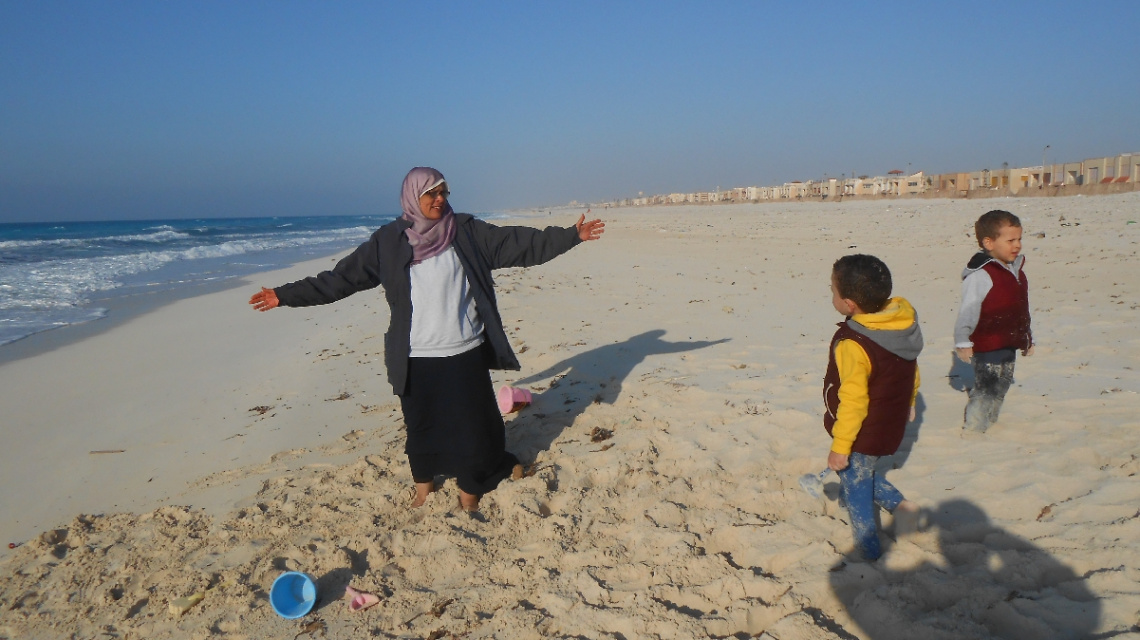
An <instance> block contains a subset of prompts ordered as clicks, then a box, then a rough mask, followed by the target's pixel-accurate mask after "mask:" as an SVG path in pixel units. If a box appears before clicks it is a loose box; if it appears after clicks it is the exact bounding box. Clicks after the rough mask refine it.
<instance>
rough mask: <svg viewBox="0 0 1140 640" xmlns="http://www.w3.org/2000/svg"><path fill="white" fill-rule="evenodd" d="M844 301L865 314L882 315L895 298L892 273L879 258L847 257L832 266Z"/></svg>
mask: <svg viewBox="0 0 1140 640" xmlns="http://www.w3.org/2000/svg"><path fill="white" fill-rule="evenodd" d="M831 273H832V275H834V276H835V288H836V290H837V291H839V295H840V297H843V298H847V299H848V300H852V301H854V302H855V304H857V305H859V308H860V309H862V310H863V311H864V312H865V313H875V312H877V311H882V309H883V307H885V306H887V301H888V300H890V298H891V270H890V269H888V268H887V265H886V264H885V263H884V262H883V261H882V260H880V259H878V258H876V257H875V256H869V255H865V254H862V253H857V254H855V255H850V256H843V257H842V258H840V259H838V260H836V261H835V264H834V265H832V266H831Z"/></svg>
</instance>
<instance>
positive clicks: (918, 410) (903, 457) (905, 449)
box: [879, 391, 926, 472]
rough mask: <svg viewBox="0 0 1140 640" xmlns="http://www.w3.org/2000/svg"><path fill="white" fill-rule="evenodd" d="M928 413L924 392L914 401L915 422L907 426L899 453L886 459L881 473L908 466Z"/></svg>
mask: <svg viewBox="0 0 1140 640" xmlns="http://www.w3.org/2000/svg"><path fill="white" fill-rule="evenodd" d="M924 413H926V399H925V398H923V397H922V392H921V391H920V392H919V393H918V397H916V398H915V399H914V420H912V421H911V422H908V423H907V425H906V432H905V433H904V434H903V439H902V443H900V444H899V448H898V451H896V452H895V453H894V455H892V456H887V457H884V458H883V460H882V462H881V463H880V464H881V466H879V470H880V471H884V472H886V471H888V470H890V469H902V467H903V465H904V464H906V461H907V458H909V457H910V452H911V451H912V450H913V449H914V445H915V444H917V443H918V431H919V429H921V428H922V417H923V414H924Z"/></svg>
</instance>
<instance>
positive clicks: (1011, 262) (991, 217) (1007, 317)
mask: <svg viewBox="0 0 1140 640" xmlns="http://www.w3.org/2000/svg"><path fill="white" fill-rule="evenodd" d="M974 235H975V236H977V238H978V246H979V247H981V251H979V252H978V253H976V254H974V257H972V258H970V262H969V263H968V264H967V265H966V268H965V269H964V270H963V271H962V307H961V309H959V311H958V321H957V322H955V323H954V347H955V352H956V353H957V354H958V358H959V359H961V360H962V362H967V363H968V362H970V360H971V359H973V362H974V380H975V382H974V388H973V389H970V400H969V402H967V403H966V413H965V421H964V423H963V425H962V427H963V428H964V429H967V430H970V431H978V432H984V431H985V430H986V429H989V428H990V425H992V424H993V423H994V422H996V421H997V418H998V413H999V412H1000V411H1001V404H1002V401H1003V400H1005V393H1006V391H1008V390H1009V385H1010V383H1012V382H1013V364H1014V360H1016V358H1017V350H1019V349H1020V350H1021V355H1024V356H1028V355H1032V354H1033V333H1032V332H1031V331H1030V329H1029V281H1028V280H1027V279H1026V277H1025V272H1024V271H1022V267H1023V266H1024V265H1025V256H1023V255H1021V221H1020V220H1018V219H1017V216H1015V215H1013V214H1012V213H1010V212H1008V211H1001V210H1000V209H995V210H993V211H987V212H986V213H985V214H983V215H982V217H980V218H978V221H977V222H975V223H974Z"/></svg>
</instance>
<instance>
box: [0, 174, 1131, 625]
mask: <svg viewBox="0 0 1140 640" xmlns="http://www.w3.org/2000/svg"><path fill="white" fill-rule="evenodd" d="M993 207H999V208H1007V209H1009V210H1011V211H1013V212H1014V213H1016V214H1017V215H1019V216H1021V218H1022V221H1023V223H1024V230H1025V251H1024V253H1025V255H1026V256H1027V264H1026V272H1027V273H1028V275H1029V277H1030V287H1031V302H1032V309H1033V314H1034V333H1035V337H1036V340H1037V348H1036V353H1035V354H1034V355H1033V356H1032V357H1029V358H1021V359H1019V361H1018V364H1017V374H1016V383H1015V385H1014V387H1013V388H1012V389H1011V391H1010V394H1009V396H1008V398H1007V400H1006V404H1005V408H1004V410H1003V413H1002V416H1001V419H1000V421H999V422H998V424H996V425H995V426H994V427H993V428H992V429H991V430H990V431H989V432H988V433H986V434H984V435H976V434H963V433H962V431H961V428H960V427H961V422H962V410H963V407H964V405H965V400H966V398H965V393H964V391H963V388H964V385H966V384H968V383H969V380H968V379H969V372H968V371H967V370H966V369H965V368H964V367H962V366H961V365H958V364H956V363H955V361H954V360H953V358H952V355H951V351H952V347H953V344H952V342H953V341H952V327H953V322H954V316H955V313H956V309H957V304H958V296H959V273H960V271H961V269H962V267H963V265H964V264H965V262H966V260H967V259H968V258H969V256H970V254H971V253H973V251H974V250H975V246H976V245H975V244H974V241H973V238H972V224H973V221H974V219H976V217H977V216H978V215H980V214H981V213H982V212H984V211H985V210H987V209H989V208H993ZM600 213H601V217H603V218H604V219H605V220H606V221H607V233H606V235H605V237H604V238H603V239H602V240H601V241H599V242H594V243H588V244H586V245H583V246H581V247H578V248H576V249H574V250H573V251H571V252H570V253H569V254H567V255H565V256H562V257H560V258H558V259H557V260H555V261H554V262H551V263H550V264H547V265H543V266H540V267H535V268H530V269H525V270H524V269H513V270H506V271H502V272H499V274H498V276H497V287H498V291H499V295H500V304H501V308H502V311H503V317H504V319H505V320H506V323H507V328H508V332H509V334H510V336H511V339H512V341H513V343H514V345H515V347H516V351H517V352H518V353H519V355H520V359H521V361H522V363H523V370H522V371H520V372H496V373H495V375H494V378H495V381H496V384H517V385H519V386H525V387H527V388H529V389H531V390H532V391H533V392H534V400H535V401H534V404H533V405H531V406H529V407H526V408H525V409H523V410H522V411H520V412H519V413H517V414H512V415H511V416H510V417H509V419H508V422H507V437H508V444H509V448H510V449H511V450H513V451H514V452H516V453H517V454H519V455H520V457H521V458H523V459H524V460H526V461H527V462H531V463H533V465H534V468H533V471H534V473H533V475H530V476H528V477H525V478H523V479H521V480H515V481H508V482H505V483H504V484H503V485H501V487H500V488H499V489H498V490H497V491H495V492H493V493H491V494H488V495H487V496H486V497H485V498H484V500H483V505H482V509H481V511H480V512H479V514H477V515H476V516H474V517H472V516H469V515H467V514H465V513H462V512H460V511H458V510H457V509H456V508H455V503H456V497H457V495H458V491H457V489H456V487H455V485H454V482H453V481H448V482H447V483H446V484H444V485H443V486H442V488H441V490H440V491H439V492H437V493H436V494H433V496H432V497H431V498H430V499H429V500H428V503H427V504H426V505H425V506H424V507H423V508H420V509H409V508H408V502H409V500H410V496H411V493H410V491H411V477H410V474H409V472H408V469H407V464H406V461H405V459H404V457H403V453H402V451H403V448H402V447H403V433H402V422H401V417H400V412H399V405H398V402H397V399H396V398H395V397H394V396H393V395H392V394H391V389H390V387H389V386H388V385H387V382H386V381H385V378H384V373H383V367H382V342H383V337H382V336H383V332H384V330H385V328H386V325H387V313H388V312H387V308H386V306H385V305H384V303H383V301H382V298H381V297H380V296H379V295H378V293H374V294H368V293H366V294H360V295H357V296H354V297H353V298H350V299H348V300H345V301H342V302H340V303H337V304H336V305H332V306H327V307H321V308H310V309H282V310H276V311H272V312H270V313H266V314H258V313H255V312H253V311H251V310H250V309H249V308H248V306H247V305H246V301H247V300H248V298H249V296H250V294H251V293H252V292H253V291H254V290H255V289H256V287H257V286H260V285H262V284H265V285H276V284H280V283H283V282H286V281H289V280H292V279H296V278H298V277H301V276H304V275H308V274H311V273H314V272H316V271H318V270H320V269H323V268H326V267H327V266H329V265H331V264H332V261H333V260H334V259H335V258H329V259H323V260H320V261H316V262H311V263H307V264H302V265H297V266H295V267H292V268H290V269H287V270H284V271H281V272H276V273H269V274H262V275H261V276H259V277H257V278H256V280H255V281H253V282H249V283H247V284H245V285H244V286H242V287H239V288H235V289H231V290H227V291H221V292H215V293H210V294H208V295H204V296H199V297H195V298H191V299H186V300H181V301H178V302H176V303H173V304H169V305H166V306H163V307H162V308H159V309H157V310H155V311H153V312H151V313H148V314H146V315H143V316H140V317H138V318H135V319H133V320H131V321H128V322H124V323H121V324H119V325H117V326H115V327H113V328H111V329H109V330H107V331H105V332H102V333H99V334H97V335H93V336H91V337H89V338H87V339H84V340H82V341H79V342H75V343H72V344H64V345H60V346H59V347H58V348H56V349H54V350H51V351H47V352H45V353H42V354H39V355H36V356H34V357H31V358H25V359H21V360H16V361H12V362H8V363H6V364H3V365H0V397H2V398H3V407H4V418H3V426H2V433H3V436H4V440H5V445H6V446H5V447H3V449H2V450H0V486H2V487H3V498H0V511H2V512H3V513H4V518H3V521H2V522H0V527H2V528H0V533H2V535H3V537H0V542H8V541H11V542H14V543H18V546H17V547H16V549H14V550H7V549H3V550H0V554H2V555H0V571H2V572H3V575H4V580H3V581H2V582H0V637H3V638H32V637H34V638H71V637H83V638H94V637H100V638H204V637H212V636H218V637H227V638H293V637H295V636H296V637H301V638H304V637H327V638H349V637H352V638H357V637H387V638H396V637H403V638H447V637H463V638H488V637H499V638H545V637H573V638H629V639H631V638H699V637H738V638H744V637H750V636H759V637H766V638H779V639H782V640H792V639H816V638H820V639H822V638H843V639H849V638H876V639H877V638H991V637H996V638H1051V637H1057V638H1084V637H1134V638H1140V630H1138V629H1140V628H1138V627H1137V624H1138V622H1140V617H1138V616H1140V613H1138V612H1140V568H1138V567H1137V562H1136V559H1137V558H1138V557H1140V482H1138V481H1137V479H1136V477H1135V476H1136V474H1137V472H1140V460H1138V459H1137V452H1140V429H1138V428H1137V427H1138V426H1140V418H1138V417H1137V416H1140V396H1138V395H1137V391H1140V376H1138V374H1137V371H1136V369H1137V367H1140V337H1137V327H1138V326H1140V257H1138V255H1137V250H1138V249H1140V194H1125V195H1119V196H1100V197H1073V198H1055V199H1032V200H1027V199H1026V200H1018V199H997V200H985V201H982V202H972V201H969V200H954V201H951V200H892V201H866V202H843V203H786V204H767V205H731V206H706V207H660V208H650V209H612V210H608V211H603V212H600ZM576 217H577V216H576V215H575V214H573V213H565V214H561V215H550V216H547V215H543V216H530V217H527V216H522V217H520V219H519V220H518V222H519V223H521V224H530V225H534V226H544V225H546V224H551V223H557V224H570V223H572V222H573V220H574V219H576ZM855 252H864V253H871V254H874V255H877V256H879V257H881V258H883V259H884V260H885V261H886V262H887V264H888V265H889V266H890V267H891V269H892V272H893V273H894V279H895V293H896V294H897V295H902V296H904V297H906V298H908V299H909V300H910V301H911V302H912V303H913V304H914V306H915V307H916V308H917V309H918V311H919V317H920V320H921V322H922V326H923V332H924V334H925V336H926V348H925V350H924V352H923V355H922V357H921V358H920V361H919V362H920V366H921V368H922V373H923V381H924V384H923V388H922V392H921V396H920V400H919V415H918V419H917V420H916V422H915V423H913V424H912V425H911V427H910V431H909V432H908V437H907V439H906V441H905V442H904V447H903V449H902V450H901V451H900V453H899V454H898V455H896V456H895V457H894V459H893V460H887V461H884V462H885V463H886V464H887V465H888V466H890V467H893V470H892V471H890V472H889V474H888V477H889V478H890V479H891V480H892V482H893V483H894V484H895V485H896V486H898V487H899V488H900V489H901V490H902V491H903V492H904V493H905V494H906V495H907V497H908V498H909V499H911V500H914V501H916V502H918V503H919V504H920V505H921V506H922V507H923V514H922V524H923V528H922V530H921V531H919V532H918V533H915V534H912V535H909V536H903V535H896V531H895V527H894V523H893V522H891V517H890V515H889V514H884V515H883V518H882V521H883V522H882V524H883V528H884V541H885V544H886V553H885V555H884V557H883V558H882V559H880V560H879V561H878V562H876V563H874V564H866V563H861V562H857V561H854V560H852V559H850V558H849V557H848V554H849V553H850V552H851V550H852V543H851V535H850V531H849V528H848V526H847V524H846V515H845V513H844V511H843V510H842V508H840V507H839V506H838V505H837V503H836V500H835V496H836V490H837V481H836V479H835V476H834V475H832V476H830V477H829V478H828V479H827V481H826V484H825V493H826V495H825V497H824V499H822V500H821V499H813V498H811V497H810V496H809V495H808V494H807V493H805V492H804V491H803V490H801V489H800V487H799V485H798V483H797V479H798V477H799V476H800V475H801V474H805V473H809V472H815V471H818V470H820V469H822V468H823V467H824V466H825V464H826V456H827V451H828V445H829V442H828V439H827V437H826V434H825V433H824V432H823V429H822V425H821V414H822V407H821V400H820V386H821V380H822V376H823V371H824V366H825V364H826V358H827V355H826V344H827V340H828V338H829V337H830V336H831V334H832V332H833V331H834V327H835V323H836V322H838V321H839V320H840V319H841V318H840V317H839V316H838V315H837V314H836V313H835V311H834V310H833V309H832V307H831V304H830V293H829V291H828V276H829V272H830V265H831V263H832V262H833V261H834V260H835V259H836V258H838V257H839V256H841V255H844V254H848V253H855ZM285 570H298V571H304V572H307V573H309V574H310V575H312V576H313V577H314V578H315V579H316V580H317V583H318V588H319V592H320V601H319V602H318V604H317V606H316V608H315V609H314V611H313V612H312V613H310V614H309V615H308V616H306V617H304V618H301V619H299V620H286V619H284V618H281V617H279V616H277V615H276V614H275V613H274V612H273V611H272V609H271V608H270V606H269V602H268V592H269V588H270V585H271V583H272V581H273V579H274V578H275V577H276V576H277V575H278V574H280V573H281V572H282V571H285ZM348 584H351V585H352V586H354V587H355V588H358V589H363V590H367V591H371V592H375V593H378V594H381V595H382V599H381V602H380V603H379V604H378V605H377V606H375V607H372V608H370V609H367V610H365V611H363V612H356V613H353V612H350V611H349V610H348V607H347V606H346V603H345V601H344V600H341V599H340V597H341V595H342V594H343V592H344V588H345V586H346V585H348ZM195 593H201V594H203V595H204V597H203V598H202V600H201V601H200V602H198V603H197V604H195V605H194V606H192V607H191V608H190V609H189V610H187V611H186V612H185V613H182V614H175V613H172V612H171V610H170V608H169V604H170V603H171V602H173V601H175V600H176V599H178V598H181V597H187V596H191V595H193V594H195Z"/></svg>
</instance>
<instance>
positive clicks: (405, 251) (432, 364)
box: [249, 167, 605, 511]
mask: <svg viewBox="0 0 1140 640" xmlns="http://www.w3.org/2000/svg"><path fill="white" fill-rule="evenodd" d="M448 196H450V192H449V191H448V188H447V182H446V180H445V179H444V177H443V174H441V173H440V172H438V171H436V170H435V169H431V168H429V167H416V168H414V169H412V170H411V171H409V172H408V175H407V176H406V177H405V178H404V186H403V191H402V193H401V196H400V204H401V206H402V208H403V215H402V216H401V217H400V218H398V219H396V220H394V221H392V222H390V223H388V224H386V225H384V226H383V227H381V228H380V229H378V230H377V231H376V232H375V233H373V234H372V237H371V238H370V239H369V240H368V241H366V242H365V243H364V244H362V245H360V246H359V247H358V248H357V249H356V250H355V251H353V252H352V253H351V254H349V255H348V256H347V257H345V258H344V259H343V260H341V261H340V262H339V263H337V265H336V266H335V267H333V269H332V270H331V271H325V272H323V273H321V274H319V275H316V276H313V277H310V278H305V279H304V280H298V281H297V282H293V283H291V284H286V285H283V286H280V287H277V288H275V289H266V288H262V289H261V291H259V292H258V293H255V294H254V295H253V297H252V298H250V300H249V303H250V304H251V305H253V308H254V309H256V310H258V311H268V310H270V309H273V308H275V307H277V306H286V307H307V306H312V305H318V304H328V303H330V302H336V301H337V300H340V299H342V298H345V297H347V296H350V295H352V294H354V293H356V292H358V291H365V290H367V289H372V288H374V287H376V286H377V285H382V286H383V287H384V296H385V298H386V299H387V301H388V306H389V309H390V310H391V321H390V324H389V326H388V332H387V333H386V334H384V364H385V367H386V368H387V371H388V381H389V382H390V383H391V384H392V390H393V392H395V394H396V395H397V396H399V397H400V406H401V408H402V409H403V412H404V422H405V424H406V425H407V430H408V439H407V443H406V445H405V449H404V450H405V452H406V453H407V455H408V462H409V464H410V466H411V470H412V479H413V481H414V482H415V486H416V495H415V499H414V500H413V502H412V506H413V507H418V506H420V505H422V504H423V503H424V501H425V500H426V499H427V496H428V494H429V493H431V492H432V491H434V490H435V483H434V478H435V476H437V475H450V476H454V477H455V480H456V483H457V484H458V485H459V504H460V507H462V508H463V509H464V510H467V511H475V510H476V509H478V508H479V498H480V497H481V496H482V495H483V494H485V493H487V492H488V491H491V490H492V489H494V488H495V487H496V486H497V485H498V484H499V482H500V481H502V480H503V479H504V478H506V477H507V476H509V475H511V472H512V470H513V469H514V467H515V466H516V465H518V464H519V461H518V458H516V457H515V456H514V454H512V453H510V452H508V451H507V450H506V429H505V427H504V425H503V418H502V416H501V415H500V414H499V410H498V405H497V404H496V402H495V394H494V389H493V387H492V383H491V374H490V371H489V369H491V368H494V369H513V370H518V369H519V368H520V367H519V362H518V359H517V358H516V357H515V354H514V351H513V350H512V349H511V345H510V342H509V341H508V339H507V334H506V331H504V329H503V322H502V319H501V317H500V316H499V308H498V305H497V303H496V300H495V289H494V280H493V278H492V276H491V270H492V269H501V268H504V267H529V266H533V265H537V264H542V263H544V262H547V261H549V260H551V259H553V258H555V257H557V256H559V255H561V254H563V253H565V252H566V251H569V250H570V249H571V248H573V247H575V246H577V245H578V244H579V243H581V242H584V241H587V240H597V239H598V238H600V237H601V235H602V233H603V232H604V231H605V224H604V223H603V222H602V221H601V220H591V221H589V222H587V221H586V216H585V215H583V216H581V217H580V218H579V219H578V222H577V223H576V224H575V225H574V226H573V227H569V228H560V227H548V228H546V229H544V230H541V231H540V230H538V229H532V228H529V227H496V226H495V225H492V224H488V223H486V222H484V221H482V220H479V219H477V218H474V217H472V216H471V215H468V214H463V213H455V212H454V211H452V209H451V205H450V204H449V203H448Z"/></svg>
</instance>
